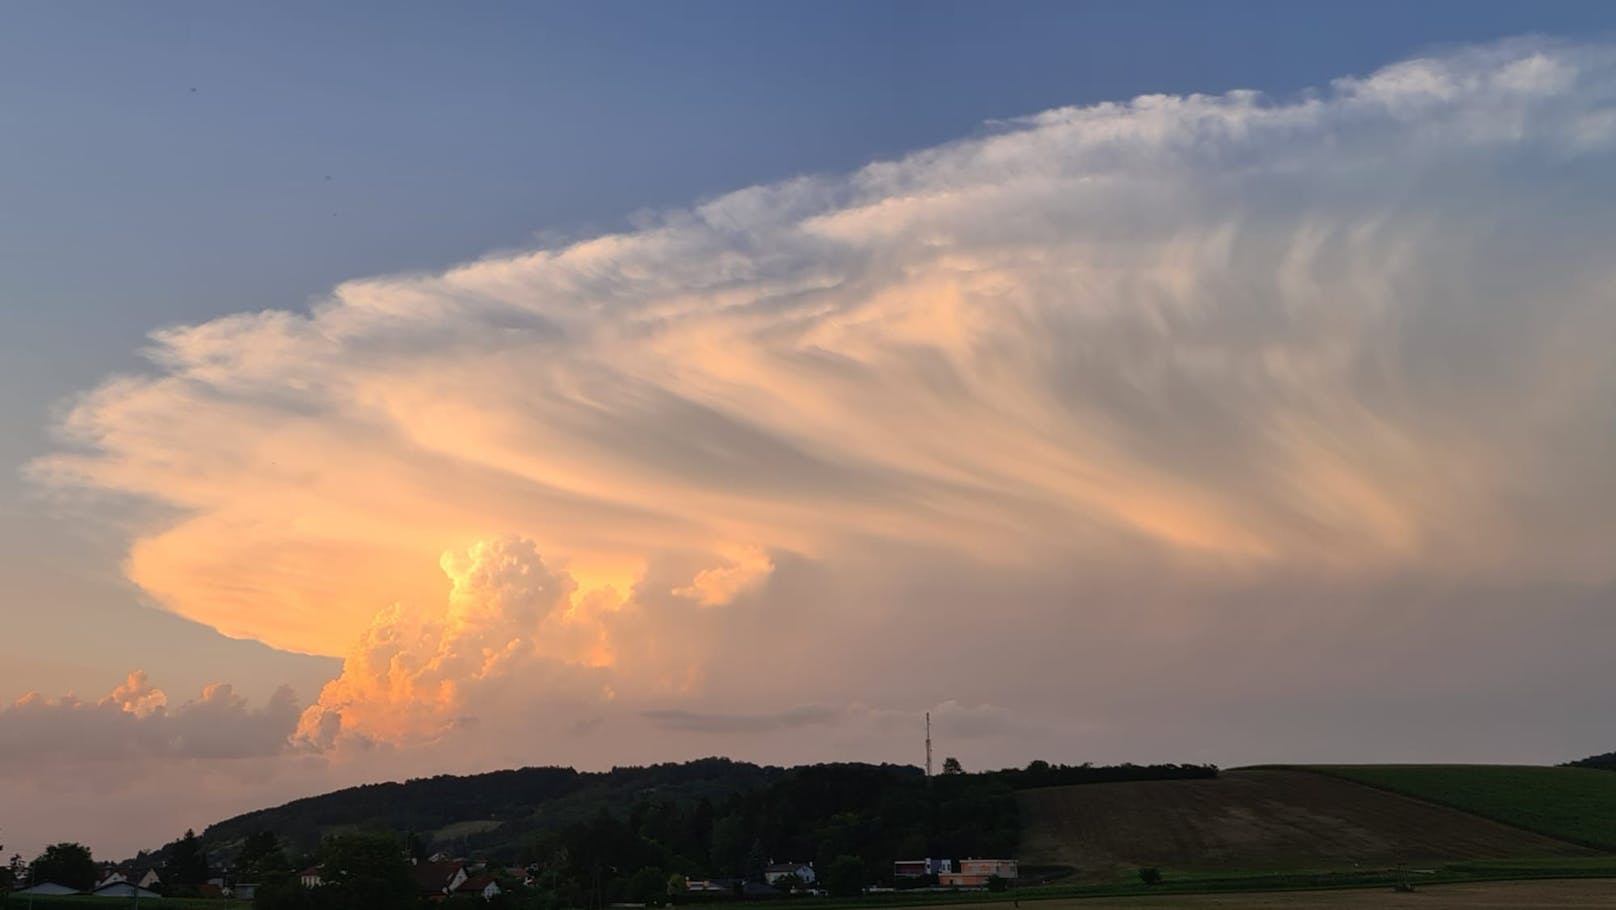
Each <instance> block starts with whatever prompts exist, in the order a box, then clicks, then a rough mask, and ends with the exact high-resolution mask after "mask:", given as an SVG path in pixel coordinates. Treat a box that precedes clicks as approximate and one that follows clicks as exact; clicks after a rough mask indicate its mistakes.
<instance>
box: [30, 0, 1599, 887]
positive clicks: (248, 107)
mask: <svg viewBox="0 0 1616 910" xmlns="http://www.w3.org/2000/svg"><path fill="white" fill-rule="evenodd" d="M1612 20H1616V12H1612V11H1608V10H1605V9H1603V8H1601V7H1600V6H1598V5H1595V4H1581V3H1578V4H1566V5H1555V4H1540V5H1534V6H1533V7H1531V8H1530V9H1528V8H1527V7H1526V6H1524V5H1519V4H1479V3H1462V4H1458V3H1455V4H1444V3H1427V4H1418V5H1413V4H1406V5H1405V4H1375V3H1366V4H1353V5H1350V7H1348V6H1342V7H1338V8H1327V7H1324V6H1323V5H1318V4H1306V5H1304V4H1285V3H1273V4H1268V3H1235V4H1222V5H1217V6H1202V5H1193V4H1149V3H1131V4H1095V3H1089V4H1083V3H1076V4H1074V3H1065V4H1037V3H1022V4H992V5H987V4H962V5H953V4H937V3H933V4H908V3H868V2H864V3H852V4H835V3H816V4H800V5H786V4H765V5H758V4H741V3H690V4H681V5H651V4H639V5H635V4H622V5H613V4H587V5H585V4H579V5H530V4H524V5H509V6H506V5H499V4H482V5H478V6H474V7H454V8H451V7H446V6H443V5H441V4H397V3H389V4H379V5H369V6H367V5H363V4H351V5H345V6H343V7H341V8H334V7H331V6H329V5H313V4H311V5H304V6H297V5H285V4H277V5H273V6H271V5H267V4H265V5H245V4H243V5H231V6H220V5H217V4H202V3H197V4H187V3H166V4H160V5H157V6H149V5H148V6H144V7H135V6H108V5H103V4H81V3H53V4H21V3H19V4H0V23H3V27H0V133H3V134H4V135H5V136H6V139H7V141H6V142H5V143H3V144H0V165H3V166H0V429H3V432H0V462H3V463H4V464H5V465H7V467H8V470H7V471H6V473H5V474H4V475H3V477H4V479H3V480H0V592H4V593H3V594H0V611H3V613H0V620H3V628H4V629H5V633H4V634H3V635H0V706H3V707H0V844H4V845H5V849H6V852H7V853H8V854H9V852H11V851H13V850H17V851H21V852H23V853H24V854H25V855H32V854H33V853H34V852H37V851H38V850H39V849H41V848H42V846H43V845H44V844H46V843H49V842H54V841H57V840H62V839H72V840H80V841H84V842H86V843H89V844H90V845H91V846H92V847H93V848H94V849H95V850H96V851H97V854H98V855H102V856H111V857H117V856H124V855H129V854H131V853H133V852H134V851H135V850H136V849H139V848H143V847H155V846H159V845H161V844H162V843H164V842H166V841H168V840H171V839H173V838H174V837H176V836H178V834H179V833H180V832H182V831H183V830H184V829H185V828H187V827H196V828H199V829H200V828H201V827H203V826H205V825H206V824H208V823H209V822H211V821H215V820H218V819H220V818H222V817H225V816H228V815H231V814H235V813H238V812H241V811H246V810H250V809H253V808H259V807H262V806H265V805H270V804H275V803H279V802H282V801H285V800H287V799H291V798H295V797H298V796H304V795H308V794H312V793H317V792H323V791H326V790H329V789H333V788H336V787H339V786H345V785H350V784H354V783H360V782H367V781H374V780H386V779H397V778H401V777H407V776H419V775H423V774H431V773H440V772H470V771H478V770H489V769H493V768H500V767H510V766H519V765H531V764H571V765H576V766H579V767H584V768H606V767H610V766H612V765H622V764H635V763H646V762H653V761H673V760H683V759H688V758H694V757H699V756H704V755H712V754H722V755H729V756H733V757H736V758H740V759H747V760H755V761H767V762H772V763H785V764H789V763H799V762H807V761H821V760H867V761H904V762H911V763H919V762H920V761H921V760H922V759H923V754H924V753H923V750H922V740H921V736H922V734H921V729H922V723H923V717H924V715H925V713H926V712H930V713H931V715H932V718H933V723H934V732H935V735H936V738H937V740H938V750H939V753H940V754H942V755H953V756H957V757H959V759H960V760H961V762H962V763H963V764H964V765H965V766H966V767H967V768H972V767H975V768H983V767H1001V766H1006V765H1021V764H1025V763H1026V762H1027V761H1029V760H1032V759H1034V758H1043V759H1046V760H1051V761H1065V762H1081V761H1094V762H1115V761H1136V762H1151V761H1194V762H1214V763H1217V764H1219V765H1223V766H1233V765H1239V764H1246V763H1255V762H1283V761H1437V760H1440V761H1488V762H1493V761H1500V762H1555V761H1563V760H1568V759H1571V758H1576V757H1580V756H1582V755H1586V754H1590V753H1594V752H1603V751H1608V750H1609V749H1611V748H1616V744H1613V743H1612V741H1611V739H1610V732H1609V731H1610V730H1611V729H1612V727H1613V721H1616V707H1613V706H1612V705H1611V704H1610V703H1609V701H1608V699H1606V698H1604V697H1603V695H1602V692H1603V690H1604V689H1605V686H1604V685H1602V683H1603V682H1604V680H1605V677H1606V675H1607V674H1606V673H1605V668H1606V666H1607V665H1608V656H1607V655H1608V651H1609V643H1610V641H1611V640H1612V633H1613V632H1616V616H1613V615H1612V613H1611V610H1610V608H1609V605H1610V604H1611V603H1612V595H1613V594H1616V585H1613V578H1612V570H1611V567H1610V561H1609V553H1610V552H1611V550H1612V546H1613V545H1616V524H1613V519H1612V518H1611V516H1612V515H1616V508H1613V507H1616V485H1613V483H1612V474H1611V468H1610V465H1611V464H1613V463H1616V462H1613V456H1616V423H1613V415H1612V413H1611V410H1610V402H1611V401H1612V400H1616V397H1613V393H1616V368H1613V366H1612V362H1611V359H1610V356H1609V352H1610V350H1611V349H1612V343H1613V342H1616V310H1613V309H1612V308H1611V307H1610V306H1609V305H1608V303H1607V301H1608V300H1609V299H1610V294H1611V290H1612V283H1613V279H1616V273H1613V272H1612V270H1611V267H1610V265H1609V261H1608V260H1609V255H1608V250H1607V246H1608V243H1607V242H1606V238H1608V237H1610V236H1612V229H1613V228H1616V185H1613V183H1612V181H1611V179H1610V177H1609V174H1610V173H1612V168H1611V166H1612V164H1613V163H1616V161H1613V158H1616V43H1612V39H1611V31H1610V29H1611V27H1612Z"/></svg>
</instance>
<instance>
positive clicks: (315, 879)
mask: <svg viewBox="0 0 1616 910" xmlns="http://www.w3.org/2000/svg"><path fill="white" fill-rule="evenodd" d="M322 868H324V867H322V866H310V867H308V868H307V869H304V870H303V871H302V872H299V873H298V874H297V880H298V882H300V883H301V884H302V885H303V887H305V888H318V887H320V883H321V881H323V880H322V879H321V878H320V870H321V869H322Z"/></svg>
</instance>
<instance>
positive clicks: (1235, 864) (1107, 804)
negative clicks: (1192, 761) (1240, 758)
mask: <svg viewBox="0 0 1616 910" xmlns="http://www.w3.org/2000/svg"><path fill="white" fill-rule="evenodd" d="M1017 796H1018V799H1019V800H1020V803H1021V813H1022V842H1021V858H1022V862H1023V864H1025V865H1062V866H1072V867H1075V868H1076V869H1077V870H1078V875H1079V876H1080V877H1082V878H1093V879H1102V878H1111V877H1113V876H1115V875H1119V874H1123V875H1131V874H1132V872H1133V870H1135V869H1137V868H1138V867H1141V866H1157V867H1160V868H1161V869H1163V870H1169V869H1170V870H1184V871H1209V872H1210V871H1223V870H1229V871H1249V872H1266V871H1282V870H1298V869H1306V870H1328V871H1338V872H1345V871H1351V870H1353V869H1354V868H1366V869H1368V868H1387V867H1391V866H1395V865H1396V864H1398V863H1407V864H1409V865H1410V866H1413V867H1418V866H1420V865H1422V864H1435V863H1440V862H1444V861H1447V862H1454V861H1462V860H1477V859H1519V858H1525V857H1550V856H1587V855H1593V854H1594V852H1595V851H1592V850H1588V849H1586V848H1583V847H1578V846H1575V845H1573V844H1568V843H1565V842H1563V841H1558V840H1554V839H1552V838H1548V837H1543V836H1541V835H1537V834H1532V833H1530V832H1527V831H1521V830H1519V829H1516V828H1511V827H1508V826H1506V825H1500V824H1498V823H1496V822H1491V821H1488V820H1486V819H1483V818H1479V817H1477V816H1474V815H1469V814H1467V813H1464V812H1459V811H1456V810H1453V809H1445V808H1442V807H1440V806H1433V805H1430V804H1428V803H1422V802H1419V801H1417V800H1413V799H1408V798H1406V797H1402V796H1397V795H1395V794H1392V793H1386V792H1383V791H1380V790H1375V789H1373V788H1370V787H1365V786H1362V785H1360V784H1354V783H1351V782H1349V781H1344V780H1340V779H1337V778H1332V777H1326V776H1324V775H1322V774H1312V773H1308V772H1305V771H1283V770H1249V771H1225V772H1223V773H1222V774H1220V775H1219V776H1218V777H1217V778H1214V779H1210V780H1171V781H1138V782H1131V783H1118V784H1086V785H1081V786H1073V787H1049V788H1044V789H1038V790H1024V791H1021V793H1019V794H1018V795H1017Z"/></svg>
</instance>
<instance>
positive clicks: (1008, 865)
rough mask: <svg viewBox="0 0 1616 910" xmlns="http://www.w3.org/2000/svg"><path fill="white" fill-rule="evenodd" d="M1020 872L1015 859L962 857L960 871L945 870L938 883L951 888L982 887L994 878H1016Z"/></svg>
mask: <svg viewBox="0 0 1616 910" xmlns="http://www.w3.org/2000/svg"><path fill="white" fill-rule="evenodd" d="M1018 874H1019V872H1018V871H1017V869H1016V861H1015V860H1013V859H962V860H960V864H959V871H958V872H944V873H940V874H939V875H938V876H937V883H938V884H940V885H943V886H945V887H951V888H980V887H983V886H985V885H987V883H988V882H989V880H991V879H994V878H1015V877H1017V875H1018Z"/></svg>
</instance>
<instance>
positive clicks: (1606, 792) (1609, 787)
mask: <svg viewBox="0 0 1616 910" xmlns="http://www.w3.org/2000/svg"><path fill="white" fill-rule="evenodd" d="M1307 770H1310V771H1318V772H1322V773H1325V774H1330V775H1334V776H1336V777H1341V778H1345V779H1347V780H1350V781H1355V782H1357V783H1361V784H1368V785H1369V786H1371V787H1379V788H1381V789H1385V790H1391V791H1393V792H1396V793H1402V794H1405V795H1407V796H1412V797H1414V798H1416V799H1421V800H1425V801H1427V802H1432V803H1437V804H1439V805H1443V806H1452V807H1453V808H1455V809H1460V810H1463V811H1465V812H1471V813H1474V814H1476V815H1480V816H1483V817H1485V818H1490V819H1494V820H1495V821H1500V822H1503V823H1505V824H1508V825H1513V826H1515V827H1518V828H1525V829H1526V830H1528V831H1536V832H1538V833H1539V834H1545V835H1548V836H1550V837H1556V838H1560V839H1563V840H1568V841H1572V842H1575V843H1579V844H1585V845H1587V846H1590V847H1598V848H1602V849H1605V850H1616V774H1613V773H1611V772H1610V771H1606V770H1594V769H1591V768H1545V767H1536V766H1530V765H1320V766H1310V767H1308V768H1307Z"/></svg>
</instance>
